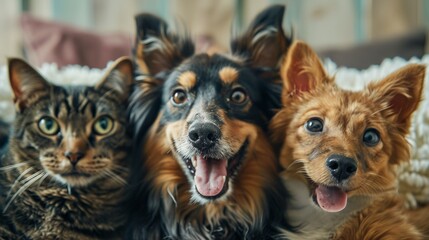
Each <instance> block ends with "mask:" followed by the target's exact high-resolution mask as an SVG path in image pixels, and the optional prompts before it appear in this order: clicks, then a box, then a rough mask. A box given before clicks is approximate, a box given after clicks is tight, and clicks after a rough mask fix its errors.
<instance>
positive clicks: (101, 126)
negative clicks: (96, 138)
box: [93, 116, 113, 135]
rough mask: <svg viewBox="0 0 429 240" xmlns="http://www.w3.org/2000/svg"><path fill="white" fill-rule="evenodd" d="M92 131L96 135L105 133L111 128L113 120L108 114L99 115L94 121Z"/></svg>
mask: <svg viewBox="0 0 429 240" xmlns="http://www.w3.org/2000/svg"><path fill="white" fill-rule="evenodd" d="M93 129H94V132H95V133H96V134H98V135H106V134H108V133H110V132H111V131H112V130H113V120H112V118H110V117H109V116H101V117H99V118H98V119H97V121H96V122H95V123H94V127H93Z"/></svg>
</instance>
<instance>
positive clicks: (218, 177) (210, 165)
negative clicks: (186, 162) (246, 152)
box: [195, 155, 227, 197]
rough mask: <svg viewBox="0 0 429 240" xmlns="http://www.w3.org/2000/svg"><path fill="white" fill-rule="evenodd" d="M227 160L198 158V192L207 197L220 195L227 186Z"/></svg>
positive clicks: (196, 169) (196, 170)
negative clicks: (225, 185) (224, 186)
mask: <svg viewBox="0 0 429 240" xmlns="http://www.w3.org/2000/svg"><path fill="white" fill-rule="evenodd" d="M226 163H227V160H226V159H211V158H204V157H203V156H201V155H200V156H197V166H196V168H195V184H196V186H197V190H198V192H199V193H200V194H201V195H203V196H206V197H212V196H216V195H218V194H219V193H220V192H221V191H222V189H223V185H224V184H225V179H226V165H227V164H226Z"/></svg>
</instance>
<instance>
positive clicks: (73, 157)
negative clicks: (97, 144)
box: [64, 152, 85, 165]
mask: <svg viewBox="0 0 429 240" xmlns="http://www.w3.org/2000/svg"><path fill="white" fill-rule="evenodd" d="M84 155H85V154H84V153H81V152H65V153H64V156H65V157H66V158H68V160H69V161H70V163H71V164H72V165H76V164H77V162H79V160H81V159H82V158H83V156H84Z"/></svg>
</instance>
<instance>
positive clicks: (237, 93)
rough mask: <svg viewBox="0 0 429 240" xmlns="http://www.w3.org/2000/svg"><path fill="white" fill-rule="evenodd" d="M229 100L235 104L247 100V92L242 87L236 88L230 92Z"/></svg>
mask: <svg viewBox="0 0 429 240" xmlns="http://www.w3.org/2000/svg"><path fill="white" fill-rule="evenodd" d="M230 99H231V102H233V103H235V104H242V103H244V102H245V101H246V100H247V94H246V92H245V91H244V89H242V88H236V89H234V91H232V93H231V98H230Z"/></svg>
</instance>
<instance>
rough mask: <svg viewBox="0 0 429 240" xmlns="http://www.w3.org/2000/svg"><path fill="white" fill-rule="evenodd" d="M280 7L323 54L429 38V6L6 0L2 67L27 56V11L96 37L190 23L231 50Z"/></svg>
mask: <svg viewBox="0 0 429 240" xmlns="http://www.w3.org/2000/svg"><path fill="white" fill-rule="evenodd" d="M274 3H277V4H285V5H286V6H287V10H286V15H285V20H284V26H285V30H286V31H287V32H291V31H292V29H293V32H294V35H295V37H296V38H298V39H302V40H304V41H307V42H308V43H309V44H310V45H311V46H313V47H314V48H315V49H316V50H317V51H320V52H323V51H325V50H328V51H329V50H340V49H347V48H351V47H354V46H358V45H361V44H367V43H372V42H382V41H385V40H388V39H395V38H398V37H402V36H408V35H411V34H413V33H415V32H420V33H422V34H426V30H427V29H428V27H429V0H318V1H313V0H258V1H253V0H120V1H117V0H2V7H1V8H0V24H1V30H2V33H1V35H0V36H1V37H0V63H1V64H4V63H5V59H6V57H7V56H24V54H25V49H23V48H24V47H23V46H24V44H23V42H24V40H23V38H24V36H23V32H22V26H21V25H20V23H19V20H20V16H21V14H22V13H29V14H31V15H33V16H35V17H37V18H40V19H43V20H48V21H53V22H59V23H66V24H69V25H71V26H74V27H76V28H79V29H82V30H85V31H89V32H91V33H100V34H103V33H114V32H115V33H123V34H125V35H129V36H132V35H133V34H134V32H135V29H134V16H135V14H137V13H140V12H143V11H144V12H151V13H154V14H157V15H159V16H161V17H163V18H164V19H166V20H167V21H168V22H170V23H177V22H180V23H182V24H185V25H187V26H188V28H189V29H190V30H191V32H192V35H193V36H194V38H195V39H196V41H197V43H199V44H201V45H204V44H213V43H214V44H216V46H218V47H219V48H221V49H227V48H228V42H229V39H230V33H231V31H233V32H240V31H242V30H243V28H244V27H246V26H247V25H248V24H249V22H250V21H251V20H252V18H253V17H254V16H255V15H256V14H257V13H258V12H259V11H261V10H262V9H263V8H265V7H267V6H269V5H270V4H274ZM232 25H233V26H234V27H231V26H232ZM130 39H132V37H130ZM425 39H426V38H425ZM130 41H132V40H130ZM127 44H129V43H127ZM426 46H427V44H426ZM426 51H427V47H426Z"/></svg>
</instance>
